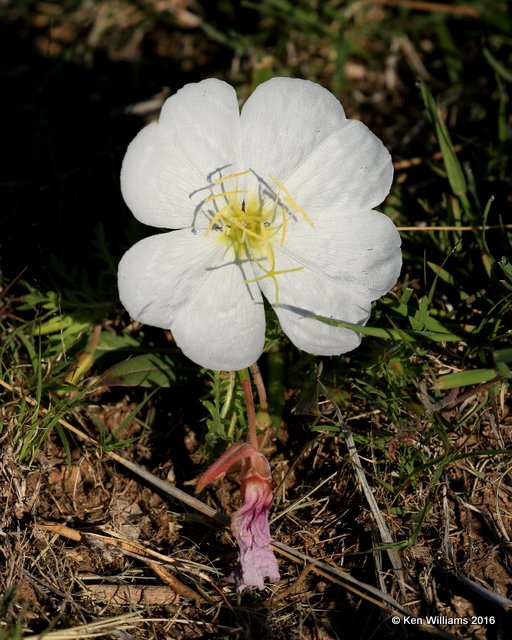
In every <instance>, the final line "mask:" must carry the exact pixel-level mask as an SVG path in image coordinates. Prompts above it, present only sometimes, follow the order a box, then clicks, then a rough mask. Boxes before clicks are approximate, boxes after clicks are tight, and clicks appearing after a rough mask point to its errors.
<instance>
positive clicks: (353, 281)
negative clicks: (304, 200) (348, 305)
mask: <svg viewBox="0 0 512 640" xmlns="http://www.w3.org/2000/svg"><path fill="white" fill-rule="evenodd" d="M400 246H401V240H400V234H399V233H398V230H397V228H396V227H395V225H394V224H393V222H392V221H391V219H390V218H388V216H386V215H384V214H383V213H380V212H379V211H360V212H356V213H353V214H351V215H348V214H345V215H344V216H341V215H338V214H337V212H336V211H335V210H333V209H331V208H329V209H326V210H325V211H324V215H323V217H322V218H320V219H318V220H317V221H316V223H315V227H314V228H311V227H310V226H309V225H307V224H306V223H305V222H303V221H301V220H299V221H298V222H297V223H296V224H290V225H289V226H288V229H287V233H286V237H285V242H284V246H283V248H282V251H284V252H285V253H286V254H288V256H290V257H291V258H293V259H294V260H295V261H296V262H297V264H300V265H301V266H304V267H306V268H308V269H309V270H310V271H314V272H317V273H318V274H320V275H322V276H323V277H325V278H327V279H329V280H332V281H333V282H335V283H337V284H339V285H340V286H342V287H343V289H344V290H345V291H348V292H350V293H351V295H353V296H354V297H355V298H356V299H358V300H360V301H361V302H362V303H363V304H366V303H367V302H371V301H372V300H377V298H380V297H381V296H382V295H384V294H385V293H387V292H388V291H389V290H390V289H391V288H392V287H393V286H394V285H395V283H396V281H397V278H398V276H399V274H400V269H401V267H402V252H401V250H400ZM277 268H281V267H280V266H279V267H277ZM300 273H301V272H298V275H299V276H300Z"/></svg>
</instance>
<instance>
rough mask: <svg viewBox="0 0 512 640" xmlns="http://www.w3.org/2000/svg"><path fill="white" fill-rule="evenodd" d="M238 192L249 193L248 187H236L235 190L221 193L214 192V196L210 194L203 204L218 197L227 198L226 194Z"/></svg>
mask: <svg viewBox="0 0 512 640" xmlns="http://www.w3.org/2000/svg"><path fill="white" fill-rule="evenodd" d="M237 193H247V189H234V190H233V191H221V192H220V193H214V194H213V195H212V196H208V198H206V200H205V201H204V202H203V204H207V203H208V202H211V201H212V200H216V199H217V198H225V197H226V196H234V195H235V194H237Z"/></svg>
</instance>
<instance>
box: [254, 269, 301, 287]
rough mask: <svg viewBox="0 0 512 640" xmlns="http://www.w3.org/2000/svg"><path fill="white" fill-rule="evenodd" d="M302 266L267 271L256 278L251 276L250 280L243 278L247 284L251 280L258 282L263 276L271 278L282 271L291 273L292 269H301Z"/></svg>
mask: <svg viewBox="0 0 512 640" xmlns="http://www.w3.org/2000/svg"><path fill="white" fill-rule="evenodd" d="M302 269H304V267H294V268H293V269H280V270H279V271H269V272H268V273H265V274H264V275H262V276H258V277H257V278H251V280H245V282H246V283H247V284H249V283H251V282H258V281H259V280H264V279H265V278H273V277H275V276H280V275H281V274H282V273H292V272H293V271H302Z"/></svg>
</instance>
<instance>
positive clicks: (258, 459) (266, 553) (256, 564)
mask: <svg viewBox="0 0 512 640" xmlns="http://www.w3.org/2000/svg"><path fill="white" fill-rule="evenodd" d="M240 460H243V463H242V471H241V473H240V481H241V494H242V506H241V507H240V509H238V511H237V512H236V513H234V514H233V516H232V518H231V532H232V533H233V536H234V537H235V540H236V541H237V543H238V549H239V551H238V565H237V567H236V569H235V571H234V578H235V583H236V586H237V588H238V589H239V590H240V591H241V590H242V589H243V588H244V587H258V588H259V589H263V588H264V587H265V584H264V581H265V578H268V579H269V580H270V581H271V582H275V581H276V580H279V569H278V567H277V560H276V558H275V556H274V553H273V551H272V548H271V546H270V528H269V524H268V512H269V509H270V505H271V504H272V485H271V473H270V465H269V464H268V461H267V459H266V458H265V456H264V455H263V454H262V453H261V452H260V451H258V450H257V449H256V448H255V447H253V446H252V445H250V444H245V443H242V442H237V443H236V444H234V445H232V446H231V447H229V449H228V450H227V451H226V452H225V453H223V454H222V456H221V457H220V458H219V459H218V460H216V461H215V462H214V463H213V465H212V466H211V467H210V468H209V469H208V470H207V471H206V472H205V473H204V474H203V475H202V476H201V478H200V479H199V481H198V483H197V486H196V490H197V491H200V490H201V489H202V488H204V487H205V486H206V485H208V484H209V483H210V482H213V481H214V480H216V479H217V478H220V477H223V476H224V475H225V474H226V472H227V471H229V469H230V468H231V467H232V466H233V465H234V464H235V463H237V462H239V461H240Z"/></svg>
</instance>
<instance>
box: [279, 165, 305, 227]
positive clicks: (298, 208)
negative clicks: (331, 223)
mask: <svg viewBox="0 0 512 640" xmlns="http://www.w3.org/2000/svg"><path fill="white" fill-rule="evenodd" d="M270 179H271V180H272V182H273V183H274V184H276V185H277V186H278V187H279V189H281V191H283V192H284V194H285V196H286V197H285V198H283V202H284V203H286V204H287V205H288V206H289V207H291V208H292V209H295V211H297V213H300V215H301V216H302V217H303V218H304V220H305V221H306V222H307V223H308V224H309V226H310V227H314V226H315V225H314V223H313V221H312V220H311V218H310V217H309V216H308V214H307V213H306V212H305V211H304V209H303V208H302V207H301V206H300V204H298V203H297V202H295V200H294V199H293V198H292V196H291V195H290V192H289V191H288V189H287V188H286V187H285V186H284V184H283V183H282V182H279V180H278V179H277V178H274V176H273V175H270Z"/></svg>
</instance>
